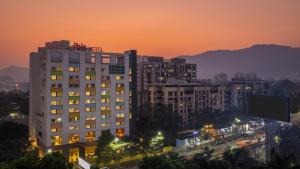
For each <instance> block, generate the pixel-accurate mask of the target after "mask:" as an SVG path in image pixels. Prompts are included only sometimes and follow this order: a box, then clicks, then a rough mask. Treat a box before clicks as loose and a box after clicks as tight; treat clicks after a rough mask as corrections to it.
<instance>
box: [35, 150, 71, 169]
mask: <svg viewBox="0 0 300 169" xmlns="http://www.w3.org/2000/svg"><path fill="white" fill-rule="evenodd" d="M72 167H73V166H72V164H71V163H69V162H67V160H66V158H65V157H64V156H63V155H62V154H61V153H59V152H54V153H50V154H47V155H46V156H45V157H44V158H42V159H41V160H40V162H39V168H43V169H72Z"/></svg>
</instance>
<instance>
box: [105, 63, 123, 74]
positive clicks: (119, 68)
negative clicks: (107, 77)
mask: <svg viewBox="0 0 300 169" xmlns="http://www.w3.org/2000/svg"><path fill="white" fill-rule="evenodd" d="M109 74H125V67H124V66H123V65H109Z"/></svg>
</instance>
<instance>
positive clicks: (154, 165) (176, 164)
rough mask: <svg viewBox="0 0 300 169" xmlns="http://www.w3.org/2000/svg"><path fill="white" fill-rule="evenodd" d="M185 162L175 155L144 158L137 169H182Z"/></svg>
mask: <svg viewBox="0 0 300 169" xmlns="http://www.w3.org/2000/svg"><path fill="white" fill-rule="evenodd" d="M184 163H185V161H184V159H183V158H181V157H179V156H178V154H176V153H169V154H166V155H159V156H151V157H145V158H143V160H142V161H141V162H140V163H139V169H184V168H185V167H184V166H185V164H184Z"/></svg>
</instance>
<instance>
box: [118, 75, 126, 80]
mask: <svg viewBox="0 0 300 169" xmlns="http://www.w3.org/2000/svg"><path fill="white" fill-rule="evenodd" d="M123 79H124V76H121V75H116V80H123Z"/></svg>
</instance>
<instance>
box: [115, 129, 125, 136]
mask: <svg viewBox="0 0 300 169" xmlns="http://www.w3.org/2000/svg"><path fill="white" fill-rule="evenodd" d="M116 136H117V137H124V136H125V129H124V128H119V129H116Z"/></svg>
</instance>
